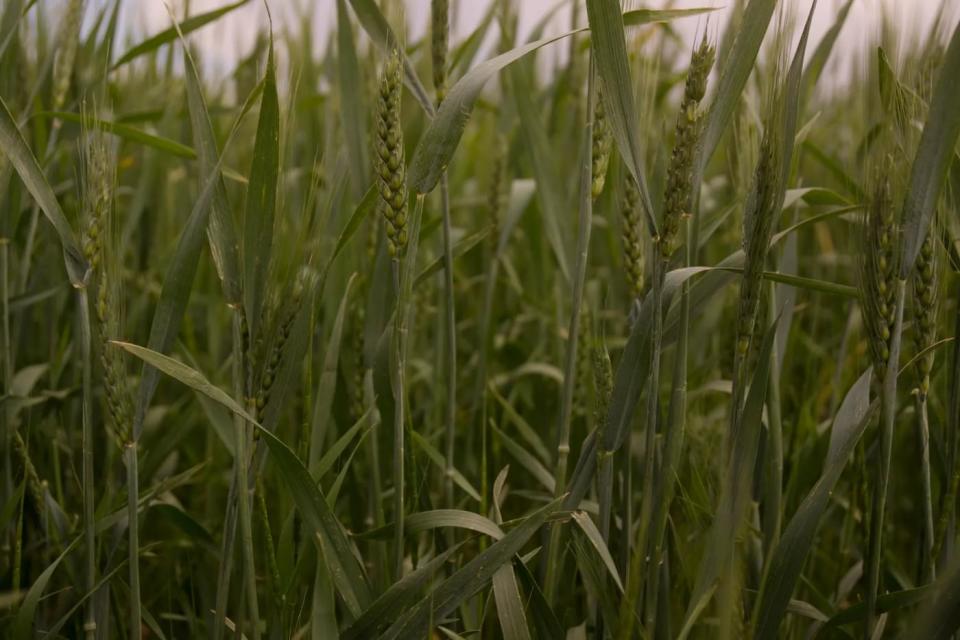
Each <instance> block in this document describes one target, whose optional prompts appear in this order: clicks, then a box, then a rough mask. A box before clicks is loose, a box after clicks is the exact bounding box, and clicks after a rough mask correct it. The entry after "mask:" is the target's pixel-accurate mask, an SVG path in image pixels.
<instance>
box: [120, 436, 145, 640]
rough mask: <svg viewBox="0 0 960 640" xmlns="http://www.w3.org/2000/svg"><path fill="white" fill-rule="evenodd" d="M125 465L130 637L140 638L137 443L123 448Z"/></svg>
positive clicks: (133, 638)
mask: <svg viewBox="0 0 960 640" xmlns="http://www.w3.org/2000/svg"><path fill="white" fill-rule="evenodd" d="M123 456H124V458H125V462H126V465H127V540H128V542H127V547H128V550H127V553H128V559H127V562H128V564H129V565H130V566H129V570H130V638H131V639H132V640H139V639H140V616H141V613H140V524H139V516H138V513H137V511H138V502H139V498H140V480H139V477H138V476H139V467H138V461H137V443H136V442H130V443H129V444H127V446H126V447H125V448H124V450H123Z"/></svg>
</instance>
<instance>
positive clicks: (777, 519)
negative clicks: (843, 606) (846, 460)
mask: <svg viewBox="0 0 960 640" xmlns="http://www.w3.org/2000/svg"><path fill="white" fill-rule="evenodd" d="M767 300H768V309H769V317H771V318H775V317H776V315H777V308H776V305H777V299H776V285H774V284H773V283H772V282H771V283H770V292H769V295H768V296H767ZM767 420H768V428H769V438H768V441H767V442H768V446H767V448H768V455H767V460H766V467H767V481H766V482H765V483H764V488H763V491H764V495H763V503H764V509H763V537H764V555H765V556H766V558H768V559H769V558H770V556H771V552H772V551H773V548H774V547H775V546H776V545H777V542H779V541H780V529H781V527H782V520H783V420H782V418H781V411H780V361H779V360H778V357H777V350H776V348H774V349H772V350H771V351H770V381H769V383H768V385H767ZM765 564H767V561H766V560H765Z"/></svg>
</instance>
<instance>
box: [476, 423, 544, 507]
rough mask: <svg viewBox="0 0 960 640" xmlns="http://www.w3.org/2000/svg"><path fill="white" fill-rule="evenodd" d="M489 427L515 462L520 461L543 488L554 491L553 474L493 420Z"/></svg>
mask: <svg viewBox="0 0 960 640" xmlns="http://www.w3.org/2000/svg"><path fill="white" fill-rule="evenodd" d="M490 427H491V428H492V429H493V430H494V431H495V432H496V434H497V436H499V438H500V440H501V441H502V442H503V446H504V447H505V448H506V450H507V451H509V452H510V455H512V456H513V457H514V458H516V459H517V462H519V463H520V466H521V467H523V468H524V469H526V470H527V472H529V473H530V474H531V475H533V477H534V478H536V479H537V481H538V482H539V483H540V484H541V485H543V488H544V489H546V490H547V491H549V492H550V493H551V494H552V493H554V491H555V488H556V480H555V479H554V477H553V475H552V474H551V473H550V472H549V471H548V470H547V468H546V467H544V466H543V465H542V464H540V461H539V460H537V459H536V458H534V457H533V455H532V454H531V453H530V452H529V451H527V450H526V449H524V448H523V447H522V446H520V444H519V443H517V441H516V440H514V439H513V438H511V437H510V436H508V435H507V434H505V433H504V432H503V431H501V430H500V429H499V428H497V425H496V424H494V423H493V420H492V419H491V421H490Z"/></svg>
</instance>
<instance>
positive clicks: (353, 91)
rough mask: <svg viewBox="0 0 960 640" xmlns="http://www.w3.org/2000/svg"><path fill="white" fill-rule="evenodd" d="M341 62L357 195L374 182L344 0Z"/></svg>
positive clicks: (342, 103)
mask: <svg viewBox="0 0 960 640" xmlns="http://www.w3.org/2000/svg"><path fill="white" fill-rule="evenodd" d="M337 64H338V69H337V75H338V80H339V83H340V117H341V118H342V120H343V137H344V143H345V144H346V147H347V157H349V159H350V173H351V174H352V178H351V184H352V185H353V187H354V193H355V195H359V191H360V189H362V188H363V187H365V186H366V185H368V184H370V160H369V158H368V155H367V147H368V143H367V115H366V111H365V109H364V105H363V100H362V99H361V90H362V88H363V76H362V74H361V71H360V64H359V62H358V61H357V48H356V45H355V43H354V39H353V28H352V27H351V25H350V17H349V15H348V14H347V5H346V2H344V0H337Z"/></svg>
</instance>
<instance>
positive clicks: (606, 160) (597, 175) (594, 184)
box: [591, 87, 613, 200]
mask: <svg viewBox="0 0 960 640" xmlns="http://www.w3.org/2000/svg"><path fill="white" fill-rule="evenodd" d="M612 146H613V134H612V133H611V131H610V125H609V124H608V123H607V116H606V112H605V111H604V108H603V95H602V94H601V92H600V89H599V87H598V88H597V104H596V105H595V106H594V108H593V152H592V155H591V162H592V166H591V173H592V181H591V195H592V196H593V199H594V200H596V199H597V198H599V197H600V194H601V193H603V186H604V184H605V183H606V181H607V167H608V166H609V164H610V150H611V147H612Z"/></svg>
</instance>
